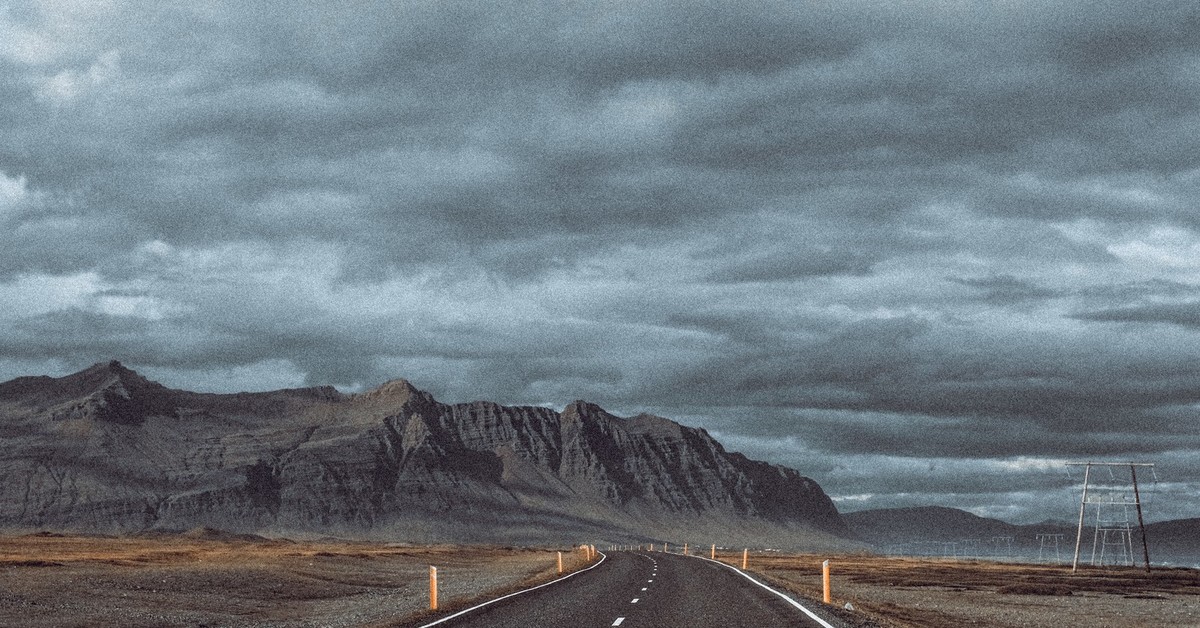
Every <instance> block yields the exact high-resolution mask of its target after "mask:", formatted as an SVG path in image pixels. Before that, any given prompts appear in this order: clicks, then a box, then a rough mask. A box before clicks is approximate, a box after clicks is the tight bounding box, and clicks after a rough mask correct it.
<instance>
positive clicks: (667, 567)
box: [438, 552, 836, 628]
mask: <svg viewBox="0 0 1200 628" xmlns="http://www.w3.org/2000/svg"><path fill="white" fill-rule="evenodd" d="M826 625H827V624H826ZM835 625H836V624H835ZM438 626H439V628H440V627H443V626H444V627H446V628H531V627H534V626H537V627H548V628H553V627H555V626H563V627H569V628H589V627H592V626H595V627H597V628H599V627H601V626H620V627H621V628H644V627H651V626H653V627H656V628H662V627H670V626H688V627H692V628H706V627H713V628H716V627H718V626H719V627H723V628H727V627H731V626H747V627H751V626H753V627H755V628H769V627H771V626H800V627H813V628H824V627H823V625H822V624H821V623H818V622H817V621H814V620H813V619H811V618H809V617H808V616H807V615H806V614H805V613H804V612H803V611H801V610H799V609H797V608H795V607H794V606H792V605H791V604H790V603H788V602H787V601H785V600H784V599H782V598H780V597H779V596H778V595H776V594H774V593H772V592H771V591H768V590H766V589H764V588H762V587H760V586H758V585H756V584H754V583H753V582H751V581H750V580H748V579H747V578H745V577H744V576H742V575H741V574H740V573H739V572H737V571H735V570H733V569H730V568H729V567H728V566H725V565H721V564H717V563H714V562H711V561H707V560H701V559H698V558H695V557H687V556H680V555H677V554H664V553H662V552H609V553H608V555H607V559H606V560H605V561H604V563H603V564H601V565H599V566H597V567H596V568H595V569H592V570H591V571H588V572H586V573H580V574H578V575H576V576H575V577H572V578H569V579H567V580H564V581H562V582H559V583H555V584H553V585H551V586H548V587H543V588H541V589H538V590H536V591H529V592H528V593H523V594H521V595H516V596H513V597H510V598H507V599H504V600H501V601H498V602H496V603H494V604H490V605H488V606H485V607H483V608H480V609H478V610H475V611H472V612H470V613H466V614H464V615H461V616H459V617H455V618H454V619H451V620H450V621H446V622H443V623H440V624H438Z"/></svg>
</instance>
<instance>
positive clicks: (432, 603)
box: [429, 565, 438, 611]
mask: <svg viewBox="0 0 1200 628" xmlns="http://www.w3.org/2000/svg"><path fill="white" fill-rule="evenodd" d="M437 589H438V584H437V567H434V566H433V565H430V566H429V610H434V611H436V610H437Z"/></svg>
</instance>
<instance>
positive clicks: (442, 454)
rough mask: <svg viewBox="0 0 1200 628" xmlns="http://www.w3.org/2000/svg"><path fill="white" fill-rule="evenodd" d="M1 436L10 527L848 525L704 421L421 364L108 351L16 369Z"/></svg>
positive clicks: (761, 529)
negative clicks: (436, 387) (281, 384)
mask: <svg viewBox="0 0 1200 628" xmlns="http://www.w3.org/2000/svg"><path fill="white" fill-rule="evenodd" d="M0 442H3V444H4V447H3V451H2V452H0V479H2V480H3V482H0V526H4V527H7V528H10V529H13V528H18V529H56V530H72V531H89V532H133V531H141V530H154V529H188V528H192V527H196V526H209V527H213V528H220V529H225V530H230V531H234V532H252V533H262V534H273V535H337V536H347V537H355V538H388V539H396V540H409V541H414V542H429V541H490V542H505V543H518V542H525V541H534V540H545V539H548V538H555V539H557V538H562V539H568V538H569V539H575V538H581V537H586V538H593V537H599V538H605V539H610V540H617V539H631V540H632V539H642V538H644V539H655V538H661V539H664V540H667V539H674V538H696V539H699V538H701V537H703V538H704V539H706V540H707V541H708V542H716V543H726V542H728V543H751V542H754V543H757V544H770V545H774V546H784V547H818V546H828V545H830V544H837V543H841V542H842V541H843V540H844V539H845V538H847V537H848V536H849V531H848V529H847V528H846V526H845V524H844V523H843V521H842V519H841V517H840V516H839V514H838V512H837V509H836V508H835V507H834V505H833V503H832V501H831V500H830V499H829V498H828V496H826V495H825V493H824V492H823V491H822V490H821V488H820V487H819V486H818V485H817V483H816V482H814V481H812V480H811V479H809V478H805V477H803V476H801V475H800V474H799V473H798V472H797V471H795V470H792V469H788V468H785V467H780V466H776V465H771V464H767V463H763V462H756V461H752V460H749V459H747V458H746V457H745V456H742V455H741V454H737V453H731V452H727V451H725V450H724V448H723V447H722V446H721V445H720V443H718V442H716V441H715V440H714V439H713V438H712V437H711V436H710V435H709V434H708V433H707V432H705V431H704V430H702V429H695V428H689V427H685V426H681V425H679V424H678V423H675V422H673V421H670V420H668V419H664V418H662V417H657V416H652V415H638V416H635V417H632V418H628V419H623V418H619V417H616V416H613V415H611V414H609V413H608V412H606V411H605V410H603V409H602V408H600V407H599V406H596V405H594V404H590V403H587V402H584V401H576V402H573V403H571V404H569V405H568V406H567V407H566V408H565V409H564V410H563V411H562V412H556V411H554V410H552V409H549V408H542V407H533V406H516V407H509V406H501V405H499V404H495V403H490V402H482V401H480V402H473V403H463V404H444V403H440V402H438V401H437V400H435V399H434V398H433V397H432V396H431V395H430V394H429V393H427V392H424V391H421V390H418V389H417V388H415V387H414V386H412V385H411V384H410V383H409V382H407V381H405V380H395V381H392V382H388V383H387V384H384V385H383V386H381V387H379V388H377V389H375V390H372V391H370V392H366V393H362V394H355V395H348V394H342V393H340V392H338V391H337V390H336V389H333V388H329V387H322V388H304V389H292V390H280V391H273V392H266V393H238V394H231V395H216V394H203V393H193V392H187V391H181V390H173V389H169V388H166V387H164V386H162V385H160V384H157V383H155V382H152V381H149V380H147V379H145V378H143V377H141V376H140V375H138V374H137V373H136V372H134V371H132V370H129V369H127V368H125V367H124V366H122V365H121V364H120V363H118V362H110V363H104V364H97V365H95V366H93V367H91V368H89V369H86V370H84V371H81V372H79V373H75V374H73V375H69V376H66V377H62V378H50V377H23V378H18V379H16V380H12V381H9V382H6V383H3V384H0Z"/></svg>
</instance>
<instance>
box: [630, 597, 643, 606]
mask: <svg viewBox="0 0 1200 628" xmlns="http://www.w3.org/2000/svg"><path fill="white" fill-rule="evenodd" d="M640 599H641V598H637V597H635V598H633V599H632V600H629V603H630V604H637V601H638V600H640Z"/></svg>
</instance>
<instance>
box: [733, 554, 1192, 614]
mask: <svg viewBox="0 0 1200 628" xmlns="http://www.w3.org/2000/svg"><path fill="white" fill-rule="evenodd" d="M825 559H830V561H831V571H832V587H831V588H832V594H833V602H834V604H833V605H832V606H833V607H834V608H837V609H839V610H840V609H842V608H843V607H844V605H846V604H847V603H849V604H850V605H851V606H852V607H853V608H854V610H853V611H851V612H846V611H844V610H841V612H840V616H842V617H845V618H847V620H848V621H849V622H851V625H856V626H878V627H881V628H910V627H911V628H917V627H920V628H951V627H958V626H996V627H1000V628H1007V627H1014V628H1015V627H1017V626H1022V627H1033V628H1038V627H1045V628H1061V627H1062V626H1072V625H1077V624H1078V623H1080V618H1084V617H1086V618H1088V620H1087V621H1088V623H1089V624H1090V625H1094V626H1103V627H1112V628H1135V627H1139V628H1140V627H1144V626H1156V627H1164V628H1183V627H1185V626H1186V627H1190V628H1194V627H1195V626H1200V571H1197V570H1194V569H1168V568H1161V569H1155V570H1153V571H1151V572H1150V573H1146V572H1145V571H1143V570H1140V569H1133V568H1128V569H1123V568H1095V567H1090V566H1089V567H1081V568H1080V569H1079V571H1078V573H1075V574H1072V573H1071V569H1070V567H1069V566H1062V565H1031V564H1013V563H992V562H982V561H978V562H977V561H962V562H959V561H948V560H933V559H911V558H884V557H876V556H868V555H849V556H780V555H777V554H769V555H762V556H752V557H751V561H750V569H751V571H756V572H758V573H759V574H761V575H762V576H763V577H764V578H765V579H767V580H770V581H771V582H773V583H775V584H777V585H779V586H781V587H784V588H787V589H790V590H791V591H793V592H795V593H797V594H799V595H802V596H804V597H806V598H808V599H810V600H819V599H821V594H822V591H821V562H822V561H823V560H825ZM730 562H731V563H732V562H737V561H732V560H731V561H730Z"/></svg>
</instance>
